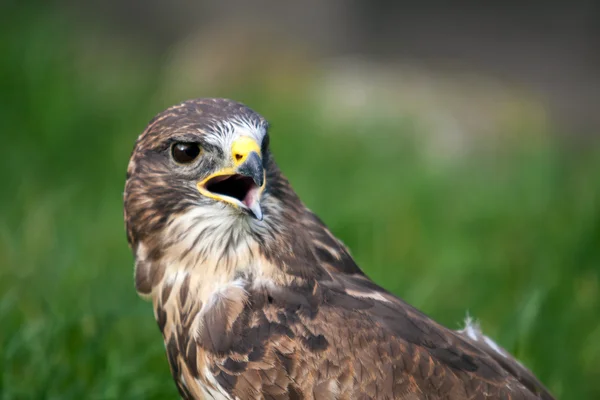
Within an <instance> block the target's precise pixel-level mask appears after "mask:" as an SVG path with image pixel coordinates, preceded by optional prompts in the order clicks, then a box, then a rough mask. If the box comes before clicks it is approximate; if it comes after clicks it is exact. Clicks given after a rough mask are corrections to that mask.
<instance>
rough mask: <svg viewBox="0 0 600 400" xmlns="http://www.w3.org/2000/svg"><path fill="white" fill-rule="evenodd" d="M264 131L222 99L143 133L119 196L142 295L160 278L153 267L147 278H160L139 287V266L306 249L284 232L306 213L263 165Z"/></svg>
mask: <svg viewBox="0 0 600 400" xmlns="http://www.w3.org/2000/svg"><path fill="white" fill-rule="evenodd" d="M267 128H268V123H267V121H266V120H265V119H264V118H263V117H262V116H260V115H259V114H257V113H256V112H254V111H252V110H251V109H249V108H248V107H246V106H244V105H242V104H240V103H237V102H234V101H231V100H226V99H197V100H189V101H186V102H183V103H181V104H179V105H176V106H174V107H171V108H169V109H167V110H165V111H164V112H162V113H160V114H158V115H157V116H156V117H155V118H154V119H153V120H152V121H151V122H150V123H149V125H148V127H147V128H146V129H145V131H144V132H143V133H142V134H141V135H140V136H139V138H138V140H137V142H136V144H135V148H134V151H133V153H132V156H131V159H130V162H129V166H128V169H127V182H126V185H125V194H124V203H125V204H124V206H125V207H124V209H125V223H126V228H127V236H128V240H129V244H130V246H131V247H132V249H133V251H134V254H135V256H136V282H137V284H138V290H139V291H140V292H142V293H144V292H147V291H149V290H150V289H151V288H150V283H149V282H147V281H148V280H153V281H158V280H159V279H158V277H160V275H161V273H160V271H161V270H160V268H156V266H153V268H147V269H148V270H149V271H159V272H150V273H151V274H153V275H156V274H158V275H157V276H158V277H154V278H151V277H144V274H143V273H142V272H141V270H142V271H143V268H141V266H142V264H144V263H146V264H148V263H150V262H152V261H156V260H160V259H162V258H164V256H165V252H169V253H170V254H171V256H170V257H169V260H167V261H165V262H164V263H166V264H168V265H174V264H176V262H178V261H181V260H178V259H176V258H177V257H179V258H181V259H183V258H184V256H186V255H188V254H190V253H192V254H194V255H196V258H195V259H194V260H186V262H187V264H190V263H195V264H197V263H198V260H200V261H201V259H203V258H207V257H211V258H212V259H220V258H222V257H227V256H228V255H229V254H234V253H235V254H238V253H239V254H240V257H241V256H242V254H243V252H241V251H239V249H240V246H244V245H245V246H246V247H247V250H248V252H250V253H251V252H253V251H254V248H257V245H258V247H260V248H261V249H260V251H262V252H263V253H264V254H265V255H268V254H273V251H275V250H276V251H284V252H285V251H287V250H285V249H282V246H281V243H283V242H288V243H291V242H294V243H295V244H294V246H298V243H300V247H306V246H303V245H302V240H300V239H298V238H294V239H292V238H293V236H294V233H293V231H292V230H291V229H288V226H291V225H293V224H295V223H298V222H301V221H300V220H301V219H302V216H303V214H304V213H305V208H304V206H303V205H302V203H301V202H300V200H299V199H298V197H297V196H296V194H295V193H294V192H293V190H292V189H291V187H290V186H289V183H288V182H287V180H286V179H285V178H284V177H283V176H282V174H281V173H280V172H279V170H278V168H277V166H276V165H275V163H274V161H273V160H272V158H271V155H270V153H269V147H268V146H269V138H268V134H267ZM311 215H312V214H311ZM307 240H308V238H307ZM270 250H272V251H270ZM287 253H289V251H287ZM296 255H298V254H296ZM155 264H156V263H155ZM144 286H145V287H144Z"/></svg>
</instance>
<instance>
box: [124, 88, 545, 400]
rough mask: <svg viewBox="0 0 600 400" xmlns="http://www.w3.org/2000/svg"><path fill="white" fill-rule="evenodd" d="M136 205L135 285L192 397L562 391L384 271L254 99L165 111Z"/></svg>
mask: <svg viewBox="0 0 600 400" xmlns="http://www.w3.org/2000/svg"><path fill="white" fill-rule="evenodd" d="M307 162H309V161H308V160H307ZM124 209H125V212H124V218H125V224H126V228H127V237H128V241H129V244H130V247H131V249H132V251H133V254H134V257H135V286H136V289H137V291H138V292H139V293H140V294H141V295H142V296H144V297H147V298H149V299H151V300H152V303H153V308H154V314H155V318H156V320H157V322H158V326H159V328H160V330H161V332H162V334H163V338H164V343H165V347H166V353H167V358H168V361H169V365H170V368H171V372H172V375H173V379H174V380H175V382H176V384H177V388H178V389H179V393H180V394H181V396H182V397H183V398H185V399H203V398H205V399H316V400H320V399H324V400H325V399H406V400H409V399H410V400H417V399H453V400H454V399H456V400H458V399H485V398H489V399H523V400H524V399H552V396H551V394H550V393H549V392H548V391H547V390H546V389H545V388H544V386H543V385H542V384H541V383H540V382H539V381H538V380H537V379H536V378H535V376H534V375H533V374H532V373H531V372H530V371H528V370H527V369H526V368H525V367H524V366H523V365H521V364H520V363H519V362H518V361H516V360H515V359H514V358H512V357H511V356H510V355H509V354H508V353H507V352H506V351H504V350H503V349H502V348H500V347H499V346H498V345H496V344H495V343H494V342H493V341H492V340H490V339H489V338H488V337H486V336H484V335H483V334H482V333H481V331H480V330H479V329H478V328H477V326H475V325H473V324H468V325H467V327H466V328H465V329H464V330H462V331H453V330H450V329H447V328H445V327H444V326H442V325H440V324H438V323H437V322H435V321H433V320H432V319H430V318H429V317H427V316H426V315H424V314H423V313H421V312H420V311H418V310H417V309H415V308H413V307H412V306H410V305H409V304H407V303H405V302H404V301H403V300H401V299H400V298H398V297H396V296H394V295H393V294H391V293H389V292H387V291H386V290H384V289H382V288H381V287H379V286H378V285H377V284H375V283H374V282H372V281H371V280H370V279H369V278H368V277H367V276H366V275H365V274H364V273H363V272H362V271H361V269H360V268H359V267H358V266H357V264H356V263H355V262H354V260H353V259H352V257H351V256H350V253H349V251H348V249H347V248H346V247H345V246H344V245H343V244H342V242H341V241H340V240H338V239H337V238H336V237H335V236H334V235H333V234H332V233H331V232H330V231H329V230H328V228H327V227H326V226H325V224H324V223H323V222H322V221H321V220H320V219H319V218H318V217H317V216H316V215H315V214H313V213H312V212H311V211H310V210H309V209H307V208H306V207H305V205H304V204H303V203H302V201H301V200H300V199H299V198H298V196H297V195H296V193H295V192H294V190H293V189H292V187H291V186H290V184H289V182H288V180H287V179H286V178H285V177H284V176H283V174H282V173H281V172H280V170H279V168H278V167H277V164H276V163H275V161H274V159H273V156H272V155H271V152H270V151H269V134H268V123H267V121H266V120H265V119H264V118H263V117H262V116H260V115H259V114H257V113H256V112H254V111H253V110H251V109H250V108H248V107H246V106H244V105H243V104H240V103H237V102H235V101H231V100H226V99H196V100H189V101H186V102H183V103H181V104H179V105H176V106H174V107H171V108H169V109H167V110H166V111H164V112H162V113H160V114H158V115H157V116H156V117H155V118H154V119H153V120H152V121H151V122H150V123H149V125H148V127H147V128H146V129H145V130H144V132H143V133H142V134H141V135H140V136H139V138H138V139H137V142H136V144H135V149H134V151H133V154H132V156H131V160H130V162H129V166H128V169H127V182H126V185H125V194H124Z"/></svg>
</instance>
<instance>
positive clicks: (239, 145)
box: [197, 136, 265, 221]
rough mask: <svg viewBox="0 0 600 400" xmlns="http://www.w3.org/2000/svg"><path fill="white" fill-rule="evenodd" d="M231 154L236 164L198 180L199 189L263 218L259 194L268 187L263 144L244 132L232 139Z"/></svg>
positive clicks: (258, 217) (260, 219)
mask: <svg viewBox="0 0 600 400" xmlns="http://www.w3.org/2000/svg"><path fill="white" fill-rule="evenodd" d="M231 154H232V159H233V160H232V161H233V165H234V167H233V168H231V167H229V168H224V169H222V170H221V171H218V172H216V173H214V174H212V175H210V176H209V177H207V178H206V179H204V180H203V181H201V182H199V183H198V184H197V187H198V191H199V192H200V193H201V194H203V195H204V196H206V197H210V198H212V199H215V200H219V201H222V202H225V203H229V204H231V205H233V206H234V207H236V208H239V209H241V210H243V211H245V212H247V213H248V214H249V215H250V216H252V217H254V218H256V219H257V220H259V221H262V219H263V213H262V209H261V207H260V195H261V193H262V191H263V190H264V188H265V170H264V168H263V165H262V159H261V156H260V147H259V146H258V144H257V143H256V142H255V141H254V140H253V139H251V138H249V137H245V136H244V137H241V138H239V139H237V140H236V141H234V142H233V145H232V151H231Z"/></svg>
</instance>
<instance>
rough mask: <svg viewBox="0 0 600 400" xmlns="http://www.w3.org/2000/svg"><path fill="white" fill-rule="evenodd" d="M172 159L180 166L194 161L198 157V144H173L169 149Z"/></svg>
mask: <svg viewBox="0 0 600 400" xmlns="http://www.w3.org/2000/svg"><path fill="white" fill-rule="evenodd" d="M171 154H172V155H173V159H174V160H175V161H177V162H178V163H180V164H188V163H191V162H192V161H194V160H195V159H196V158H198V156H199V155H200V146H199V145H198V143H183V142H179V143H175V144H174V145H173V147H172V148H171Z"/></svg>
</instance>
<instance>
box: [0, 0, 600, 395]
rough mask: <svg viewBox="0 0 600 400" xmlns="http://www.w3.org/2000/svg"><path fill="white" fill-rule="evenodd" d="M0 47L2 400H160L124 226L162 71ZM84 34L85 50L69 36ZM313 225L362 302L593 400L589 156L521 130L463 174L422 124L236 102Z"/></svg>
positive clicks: (152, 332) (0, 43) (50, 44)
mask: <svg viewBox="0 0 600 400" xmlns="http://www.w3.org/2000/svg"><path fill="white" fill-rule="evenodd" d="M2 19H3V20H2V21H0V22H2V30H1V37H0V55H1V57H0V92H1V98H0V132H1V135H2V136H1V137H2V145H1V146H0V166H1V169H0V188H1V189H0V363H1V374H0V377H1V378H0V399H30V398H31V399H81V398H85V399H163V398H176V397H177V394H176V390H175V387H174V385H173V383H172V382H171V378H170V374H169V372H168V367H167V362H166V357H165V355H164V353H163V352H164V348H163V344H162V340H161V336H160V333H159V331H158V328H157V327H156V324H155V322H154V319H153V316H152V310H151V306H150V304H148V303H146V302H144V301H142V300H141V299H139V298H138V297H137V295H136V294H135V290H134V288H133V268H132V267H133V264H132V257H131V254H130V252H129V249H128V248H127V245H126V239H125V234H124V228H123V222H122V190H123V184H124V177H125V169H126V165H127V161H128V157H129V154H130V151H131V149H132V146H133V143H134V140H135V138H136V136H137V135H138V134H139V133H140V132H141V131H142V130H143V128H144V127H145V124H146V123H147V122H148V121H149V120H150V118H151V117H152V116H153V115H154V114H155V113H157V112H159V111H161V110H162V109H164V108H166V107H167V106H169V105H171V104H173V103H176V102H179V101H181V100H183V99H184V98H182V97H181V94H178V93H170V92H169V90H168V89H169V88H166V87H164V86H165V79H164V70H163V65H164V60H161V59H160V57H157V56H155V55H153V54H152V52H150V51H146V50H144V49H143V48H142V49H140V48H138V47H136V46H135V45H132V44H127V43H125V44H123V43H120V42H118V41H112V42H111V41H107V42H99V43H92V44H90V43H85V41H83V39H82V37H84V36H85V37H88V38H89V37H94V28H93V27H85V29H84V27H82V26H81V25H79V26H76V24H73V23H71V21H70V20H69V19H68V18H65V17H64V16H63V15H60V14H53V13H52V12H51V10H50V9H47V8H44V7H41V6H40V5H38V7H36V8H35V9H33V8H28V7H26V6H23V3H16V2H15V3H12V5H8V6H7V10H6V12H5V13H4V14H3V16H2ZM82 31H83V32H84V33H85V35H81V32H82ZM197 95H198V96H206V95H211V96H214V95H219V96H228V97H233V98H236V99H238V100H241V101H244V102H246V103H247V104H249V105H250V106H251V107H253V108H254V109H256V110H258V111H259V112H261V113H262V114H263V115H265V116H266V117H267V118H268V119H269V120H270V121H271V122H272V125H273V130H272V148H273V152H274V154H275V156H276V159H277V160H278V162H279V164H280V166H281V168H282V169H283V171H284V172H285V173H286V174H287V175H288V177H289V178H290V180H291V182H292V184H293V185H294V187H295V188H296V190H297V191H298V192H299V194H300V195H301V197H302V198H303V199H304V201H305V202H306V203H307V204H308V206H309V207H310V208H312V209H313V210H315V211H316V212H317V214H319V215H320V216H321V217H322V218H323V219H324V220H325V222H326V223H327V224H329V226H330V227H331V229H332V230H333V232H334V233H335V234H336V235H338V236H339V237H340V238H342V239H343V240H344V242H345V243H346V244H347V245H348V246H349V247H350V248H351V250H352V252H353V254H354V256H355V257H356V258H357V260H358V262H359V264H360V265H361V266H362V267H363V268H364V269H365V270H366V271H367V273H368V274H369V275H370V276H371V277H372V278H373V279H374V280H375V281H376V282H378V283H380V284H381V285H383V286H384V287H386V288H387V289H389V290H391V291H393V292H394V293H396V294H398V295H400V296H402V297H403V298H405V299H406V300H408V301H409V302H411V303H412V304H414V305H416V306H417V307H419V308H421V309H422V310H424V311H425V312H426V313H428V314H429V315H431V316H433V317H434V318H435V319H437V320H439V321H440V322H442V323H444V324H446V325H447V326H449V327H451V328H459V327H461V323H462V321H463V319H464V318H465V316H466V314H467V312H468V313H469V314H470V315H471V316H473V317H475V318H477V319H479V320H480V322H481V325H482V327H483V329H484V331H485V332H486V333H487V334H489V335H490V336H492V337H494V338H495V339H497V341H498V342H499V343H500V344H501V345H503V346H504V347H506V348H507V349H508V350H510V351H511V352H513V353H514V354H516V356H517V357H519V358H520V359H521V360H522V361H523V362H524V363H525V364H526V365H527V366H529V367H530V368H531V369H532V370H533V371H534V372H535V373H536V374H537V375H538V376H539V377H540V378H541V380H542V381H544V382H545V383H546V384H547V385H548V386H549V387H550V388H551V390H552V391H553V392H554V393H555V394H556V395H557V396H558V397H559V398H561V399H597V398H600V293H599V274H600V178H599V176H600V175H599V173H600V148H599V147H598V146H597V145H589V146H585V147H581V146H572V145H570V144H569V143H570V142H565V141H563V140H561V139H559V136H557V135H553V133H555V132H547V130H548V129H545V131H544V130H540V129H539V127H537V126H532V125H531V124H528V123H527V121H524V120H519V119H517V120H515V121H514V123H512V124H510V126H508V127H507V128H506V130H507V132H506V135H505V140H503V141H502V142H501V143H498V144H497V145H494V146H488V147H483V148H481V149H480V150H478V151H476V152H472V153H468V154H467V155H465V156H464V157H460V158H458V159H452V160H441V159H438V158H436V157H431V155H430V154H429V153H428V152H427V151H425V150H424V149H425V148H426V146H425V145H424V144H423V140H422V139H421V138H422V133H423V132H422V131H421V129H420V128H419V121H415V120H414V119H412V118H409V117H405V118H398V119H397V120H393V121H389V120H381V119H375V118H371V117H370V116H369V115H368V114H366V115H364V117H361V118H358V120H360V123H359V124H357V123H356V121H357V118H353V119H352V121H350V120H348V121H343V120H342V121H339V120H336V121H329V120H327V119H326V118H323V117H317V115H320V114H319V113H318V110H315V106H314V103H313V102H311V101H310V99H309V98H308V97H307V96H303V95H302V94H297V93H296V94H295V95H291V94H290V95H288V96H285V95H282V94H281V93H269V92H268V91H267V92H266V91H265V90H264V89H262V88H261V86H260V82H253V81H252V77H249V78H248V86H247V87H243V88H237V89H235V90H232V89H223V91H220V92H217V93H201V92H199V93H197Z"/></svg>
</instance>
